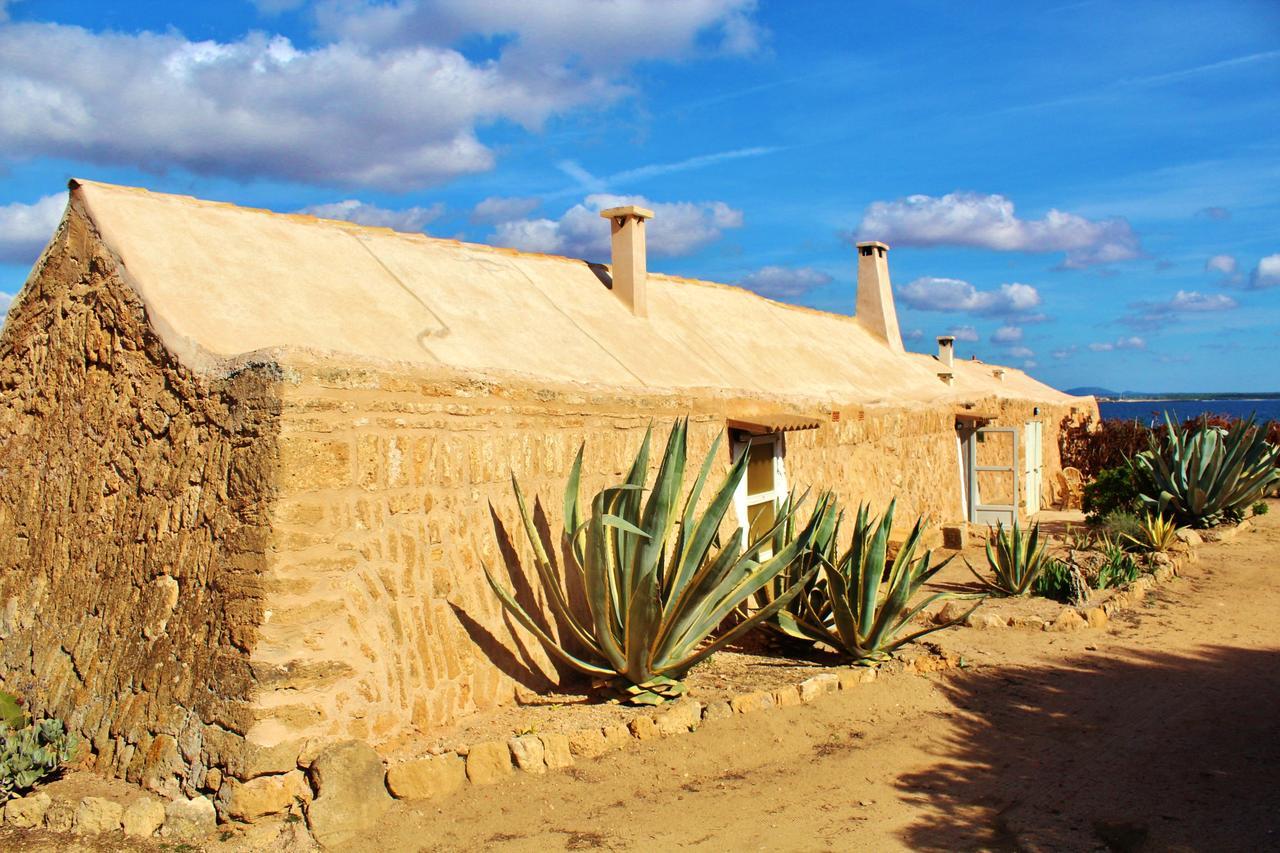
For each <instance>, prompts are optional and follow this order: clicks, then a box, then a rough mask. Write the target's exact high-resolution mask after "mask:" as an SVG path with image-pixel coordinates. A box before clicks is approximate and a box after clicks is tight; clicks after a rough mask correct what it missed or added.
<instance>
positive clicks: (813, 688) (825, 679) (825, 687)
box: [800, 672, 840, 703]
mask: <svg viewBox="0 0 1280 853" xmlns="http://www.w3.org/2000/svg"><path fill="white" fill-rule="evenodd" d="M839 689H840V679H839V677H838V676H837V675H836V674H835V673H834V672H824V673H823V674H822V675H815V676H813V678H806V679H805V680H804V681H802V682H800V701H801V702H805V703H809V702H814V701H816V700H817V699H818V697H819V696H825V695H826V694H828V693H835V692H836V691H837V690H839Z"/></svg>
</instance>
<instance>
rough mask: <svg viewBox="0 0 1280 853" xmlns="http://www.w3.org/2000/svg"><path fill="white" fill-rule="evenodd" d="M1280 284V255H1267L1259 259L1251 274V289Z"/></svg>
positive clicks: (1262, 288) (1261, 288)
mask: <svg viewBox="0 0 1280 853" xmlns="http://www.w3.org/2000/svg"><path fill="white" fill-rule="evenodd" d="M1277 286H1280V255H1267V256H1266V257H1265V258H1263V259H1262V260H1260V261H1258V265H1257V266H1256V267H1254V268H1253V273H1252V274H1251V275H1250V276H1249V289H1250V290H1264V289H1266V288H1268V287H1277Z"/></svg>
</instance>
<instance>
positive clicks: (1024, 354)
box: [1009, 347, 1035, 367]
mask: <svg viewBox="0 0 1280 853" xmlns="http://www.w3.org/2000/svg"><path fill="white" fill-rule="evenodd" d="M1009 355H1011V356H1013V357H1014V358H1031V357H1032V356H1034V355H1035V350H1032V349H1030V348H1029V347H1011V348H1010V349H1009ZM1027 366H1028V367H1035V365H1034V364H1031V365H1027Z"/></svg>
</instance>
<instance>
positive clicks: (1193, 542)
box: [1174, 527, 1204, 548]
mask: <svg viewBox="0 0 1280 853" xmlns="http://www.w3.org/2000/svg"><path fill="white" fill-rule="evenodd" d="M1174 535H1175V536H1177V537H1178V539H1179V540H1180V541H1182V542H1184V543H1186V544H1187V545H1189V546H1190V547H1192V548H1194V547H1196V546H1197V545H1203V544H1204V537H1202V536H1201V535H1200V534H1199V533H1197V532H1196V531H1194V530H1192V529H1191V528H1190V527H1183V528H1180V529H1179V530H1178V532H1177V533H1175V534H1174Z"/></svg>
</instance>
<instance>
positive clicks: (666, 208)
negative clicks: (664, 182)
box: [494, 193, 742, 260]
mask: <svg viewBox="0 0 1280 853" xmlns="http://www.w3.org/2000/svg"><path fill="white" fill-rule="evenodd" d="M628 204H634V205H639V206H640V207H647V208H649V209H650V210H652V211H653V213H654V218H653V219H652V220H650V221H648V222H646V223H645V231H646V237H647V242H648V248H649V254H650V255H651V256H655V257H661V256H665V257H677V256H680V255H689V254H692V253H693V252H696V251H698V250H699V249H701V248H702V247H703V246H705V245H707V244H708V243H711V242H713V241H715V240H718V239H719V238H720V235H721V233H722V231H723V230H724V229H726V228H738V227H741V225H742V211H740V210H737V209H735V208H732V207H730V206H729V205H727V204H725V203H724V202H722V201H677V202H651V201H649V200H648V199H646V198H644V197H643V196H619V195H609V194H606V193H595V194H593V195H589V196H587V197H586V199H584V200H583V202H582V203H581V204H575V205H574V206H573V207H571V208H569V210H567V211H565V213H564V215H563V216H561V217H560V218H559V219H517V220H514V221H512V222H503V223H500V224H499V225H498V227H497V228H496V229H495V231H494V242H496V243H497V244H498V245H500V246H510V247H512V248H514V249H523V250H525V251H528V252H548V253H550V254H557V255H570V256H572V257H581V258H587V259H588V260H607V259H608V258H609V252H610V248H609V239H610V238H609V225H608V223H606V222H605V221H604V220H602V219H601V218H600V211H601V210H605V209H607V208H610V207H620V206H622V205H628Z"/></svg>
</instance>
